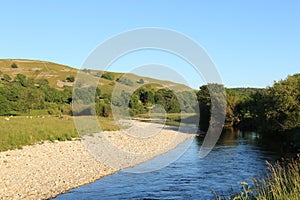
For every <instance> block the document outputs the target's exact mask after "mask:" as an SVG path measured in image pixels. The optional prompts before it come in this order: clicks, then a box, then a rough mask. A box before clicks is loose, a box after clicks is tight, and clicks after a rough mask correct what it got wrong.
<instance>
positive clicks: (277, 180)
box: [254, 155, 300, 200]
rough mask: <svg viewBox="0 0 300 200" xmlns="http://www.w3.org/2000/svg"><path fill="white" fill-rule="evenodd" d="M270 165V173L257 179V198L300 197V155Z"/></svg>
mask: <svg viewBox="0 0 300 200" xmlns="http://www.w3.org/2000/svg"><path fill="white" fill-rule="evenodd" d="M267 165H268V172H269V173H268V175H267V176H266V178H263V179H261V180H259V179H255V180H254V183H255V186H256V187H255V188H256V189H254V193H256V194H257V195H256V199H259V200H264V199H282V200H299V199H300V156H299V155H298V156H297V157H296V158H294V159H290V160H283V161H282V162H277V163H276V164H275V165H271V164H270V163H269V162H267Z"/></svg>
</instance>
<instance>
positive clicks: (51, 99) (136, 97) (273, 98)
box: [0, 60, 300, 198]
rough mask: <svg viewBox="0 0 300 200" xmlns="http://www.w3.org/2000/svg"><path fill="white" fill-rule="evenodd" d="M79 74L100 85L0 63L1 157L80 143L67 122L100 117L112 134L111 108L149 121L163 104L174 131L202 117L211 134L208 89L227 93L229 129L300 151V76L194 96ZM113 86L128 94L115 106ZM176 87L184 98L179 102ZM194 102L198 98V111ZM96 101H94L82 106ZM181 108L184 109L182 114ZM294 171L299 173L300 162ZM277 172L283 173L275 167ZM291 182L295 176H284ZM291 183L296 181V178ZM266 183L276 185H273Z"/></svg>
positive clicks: (48, 68)
mask: <svg viewBox="0 0 300 200" xmlns="http://www.w3.org/2000/svg"><path fill="white" fill-rule="evenodd" d="M82 71H83V72H84V73H87V74H90V75H92V76H94V77H98V78H99V85H98V86H97V87H96V88H93V87H85V88H84V89H80V88H77V89H75V90H74V91H73V86H74V82H75V81H76V73H77V70H76V69H73V68H70V67H67V66H63V65H59V64H55V63H50V62H43V61H30V60H0V77H1V80H0V115H2V116H3V117H2V118H1V122H0V123H1V126H0V127H1V134H0V141H1V147H0V148H1V149H0V150H1V151H5V150H8V149H14V148H20V147H22V146H24V145H30V144H34V143H38V142H41V141H44V140H50V141H54V140H71V139H73V138H78V135H77V134H76V130H75V128H74V124H73V120H71V119H70V116H76V117H80V116H83V115H91V114H96V115H97V116H98V119H99V120H100V121H101V125H103V124H104V129H105V130H115V129H117V128H118V127H117V126H116V125H115V124H114V122H113V118H112V110H111V104H112V105H113V106H119V107H122V106H123V107H124V106H125V107H127V106H128V107H129V113H130V115H131V116H133V117H135V116H138V117H144V118H147V117H149V116H148V113H149V110H150V109H151V107H153V106H154V105H156V104H160V105H162V106H163V108H164V109H165V111H166V113H167V122H168V123H169V124H174V125H178V124H179V123H180V121H181V120H182V118H180V116H181V115H182V113H185V114H184V116H185V118H186V119H188V120H187V121H189V122H190V123H198V122H197V120H195V119H196V118H195V117H193V116H192V114H189V113H194V114H195V113H197V110H198V109H199V110H200V113H201V115H200V122H199V127H200V129H202V131H206V130H207V128H208V125H209V122H210V110H211V99H210V94H209V88H217V89H220V88H221V89H224V90H225V91H226V101H227V102H226V103H227V106H226V108H225V109H226V120H225V126H231V127H237V128H240V129H254V130H258V131H259V132H261V133H263V135H269V136H273V135H280V136H281V137H283V138H284V139H285V140H288V141H289V142H288V144H290V143H291V142H292V143H293V148H299V146H300V137H299V129H300V74H295V75H292V76H288V77H287V78H286V79H284V80H281V81H279V82H275V83H274V85H273V86H271V87H268V88H265V89H258V88H224V86H222V85H217V84H213V83H210V84H208V85H204V86H201V87H200V89H199V90H191V89H190V88H188V87H186V86H183V85H180V84H176V83H172V82H168V81H161V80H154V79H150V78H147V77H140V76H136V75H134V74H130V75H129V76H126V78H124V77H123V74H121V73H113V72H103V71H96V70H89V69H84V70H82ZM153 82H155V84H154V83H153ZM147 83H148V84H147ZM116 84H121V85H122V87H124V90H123V91H122V93H121V98H116V99H112V98H111V96H112V91H113V88H114V86H115V85H116ZM133 87H136V88H138V89H137V90H135V91H134V93H133V95H131V96H130V93H128V92H127V90H130V89H131V88H133ZM172 87H176V89H177V90H176V91H179V92H178V93H176V95H175V94H174V93H173V92H172ZM170 88H171V89H170ZM73 93H74V94H75V96H73V95H72V94H73ZM193 95H196V96H197V101H198V102H199V106H200V107H199V108H198V107H197V103H198V102H195V101H194V99H193ZM219 95H225V94H223V93H220V94H219ZM91 96H92V97H93V98H91V99H89V98H85V97H91ZM128 96H129V97H128ZM74 98H75V99H74ZM76 98H78V99H76ZM83 99H84V100H83ZM76 100H79V101H83V102H82V105H84V106H82V107H80V108H76V109H72V105H71V103H72V101H76ZM179 100H181V102H184V103H183V104H184V105H183V106H182V105H180V104H179ZM92 103H95V104H92ZM91 105H95V106H94V107H93V106H91ZM180 112H181V113H180ZM12 116H13V117H12ZM54 124H55V125H54ZM197 125H198V124H197ZM102 128H103V127H102ZM291 163H292V164H293V165H295V167H298V169H299V162H295V161H292V162H291ZM274 169H280V167H279V166H277V167H276V166H275V168H274ZM289 171H290V170H287V172H289ZM289 175H291V173H286V174H285V176H289ZM294 178H296V179H297V181H299V179H298V177H294ZM269 181H270V182H269V184H272V181H271V179H270V180H269ZM282 184H283V182H282V183H281V184H280V185H282ZM262 187H263V186H262ZM268 187H269V186H268ZM289 190H292V189H289ZM255 194H256V193H255ZM266 198H267V197H266Z"/></svg>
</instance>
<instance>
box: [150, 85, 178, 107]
mask: <svg viewBox="0 0 300 200" xmlns="http://www.w3.org/2000/svg"><path fill="white" fill-rule="evenodd" d="M154 100H155V103H156V104H160V105H162V106H163V107H164V109H165V110H166V112H167V113H180V111H181V110H180V104H179V102H178V99H177V97H176V95H175V94H174V93H173V92H172V91H171V90H170V89H159V90H158V91H157V92H156V93H155V96H154Z"/></svg>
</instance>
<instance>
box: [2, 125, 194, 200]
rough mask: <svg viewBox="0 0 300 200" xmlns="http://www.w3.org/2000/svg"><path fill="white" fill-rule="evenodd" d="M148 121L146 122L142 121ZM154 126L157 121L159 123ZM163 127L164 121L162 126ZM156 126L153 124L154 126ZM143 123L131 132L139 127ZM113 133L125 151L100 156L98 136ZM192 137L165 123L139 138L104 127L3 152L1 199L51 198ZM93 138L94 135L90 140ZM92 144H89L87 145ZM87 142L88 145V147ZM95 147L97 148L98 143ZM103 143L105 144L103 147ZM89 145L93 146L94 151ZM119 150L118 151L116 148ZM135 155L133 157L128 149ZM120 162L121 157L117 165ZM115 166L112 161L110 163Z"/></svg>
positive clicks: (112, 139) (112, 138) (111, 137)
mask: <svg viewBox="0 0 300 200" xmlns="http://www.w3.org/2000/svg"><path fill="white" fill-rule="evenodd" d="M138 123H139V125H141V126H144V124H143V123H141V122H138ZM154 128H155V127H154ZM158 128H159V127H158ZM151 129H152V130H153V127H151ZM138 131H139V129H135V130H133V131H131V132H134V133H137V132H138ZM101 137H102V138H105V139H109V142H111V143H112V144H114V145H113V146H115V147H118V149H121V150H122V152H123V153H124V152H125V153H126V155H125V156H124V155H121V154H120V155H118V154H116V155H113V157H114V158H115V159H116V160H115V161H114V160H113V159H114V158H112V157H110V158H111V160H113V161H112V163H113V165H111V162H106V161H105V160H102V157H101V158H100V159H97V160H96V159H95V158H94V157H93V156H92V155H91V154H90V152H91V153H92V154H94V155H96V156H97V154H101V153H103V152H102V151H101V150H99V149H101V148H96V147H97V146H92V143H93V144H94V145H97V144H98V143H97V142H95V138H101ZM190 137H193V135H191V134H183V133H180V132H177V131H175V130H172V129H169V128H167V129H163V130H161V131H159V133H157V134H155V135H151V137H148V138H147V137H144V138H142V139H139V138H137V137H135V136H134V135H128V134H125V132H123V131H114V132H104V133H103V134H102V135H97V134H96V135H94V136H89V137H87V138H85V140H83V141H82V142H81V141H65V142H54V143H50V142H45V143H43V144H38V145H34V146H26V147H24V148H23V149H21V150H11V151H6V152H1V153H0V199H47V198H51V197H55V196H56V195H58V194H60V193H64V192H66V191H68V190H70V189H72V188H75V187H79V186H81V185H84V184H88V183H91V182H93V181H95V180H97V179H100V178H101V177H103V176H106V175H109V174H112V173H115V172H116V171H117V170H120V169H123V168H127V167H130V166H134V165H136V164H139V163H142V162H145V161H147V160H149V159H151V158H153V157H155V156H157V155H160V154H162V153H165V152H167V151H169V150H171V149H173V148H175V147H176V146H178V145H179V144H180V143H182V142H184V141H185V140H186V139H188V138H190ZM91 141H93V142H92V143H91ZM87 145H88V146H87ZM86 147H88V150H87V148H86ZM93 148H95V149H93ZM102 149H103V148H102ZM89 151H90V152H89ZM113 153H114V152H113ZM127 154H128V155H130V156H129V157H128V155H127ZM115 163H118V164H117V165H115ZM108 166H111V167H108Z"/></svg>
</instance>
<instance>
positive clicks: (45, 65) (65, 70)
mask: <svg viewBox="0 0 300 200" xmlns="http://www.w3.org/2000/svg"><path fill="white" fill-rule="evenodd" d="M13 63H15V64H16V65H17V66H18V67H17V68H12V64H13ZM0 71H1V72H2V73H3V74H8V75H9V76H10V77H12V78H14V77H15V76H16V75H17V74H24V75H25V76H27V77H30V78H33V79H35V80H37V79H47V80H48V81H49V83H50V85H51V86H52V87H55V88H59V87H61V86H62V84H61V82H62V81H65V80H66V78H67V77H68V76H76V73H77V69H74V68H72V67H69V66H66V65H61V64H56V63H52V62H47V61H37V60H24V59H0Z"/></svg>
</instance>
